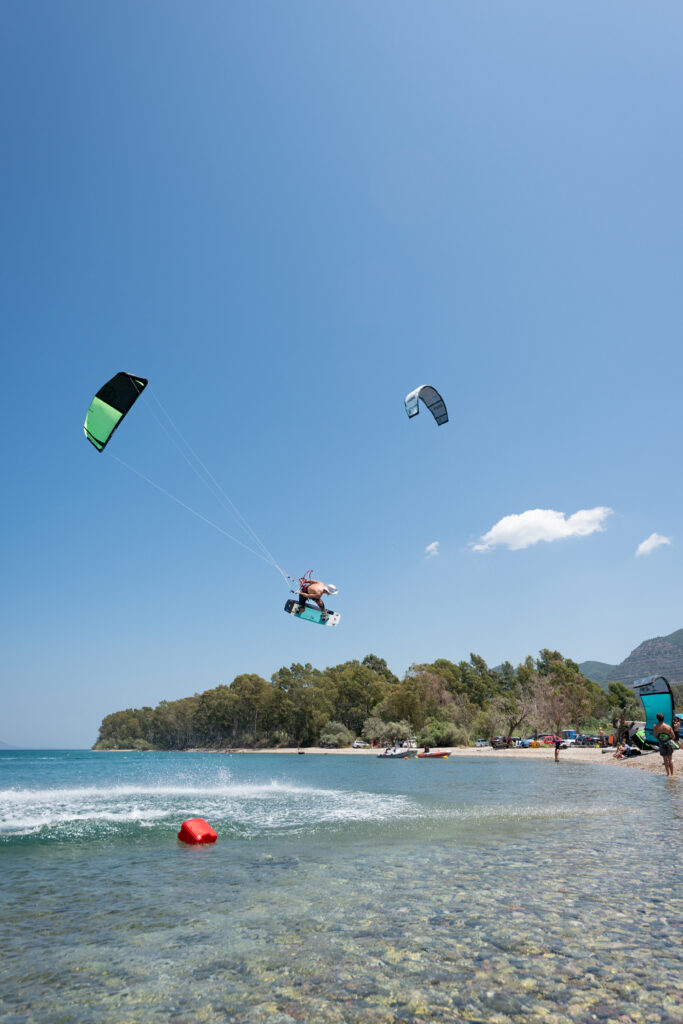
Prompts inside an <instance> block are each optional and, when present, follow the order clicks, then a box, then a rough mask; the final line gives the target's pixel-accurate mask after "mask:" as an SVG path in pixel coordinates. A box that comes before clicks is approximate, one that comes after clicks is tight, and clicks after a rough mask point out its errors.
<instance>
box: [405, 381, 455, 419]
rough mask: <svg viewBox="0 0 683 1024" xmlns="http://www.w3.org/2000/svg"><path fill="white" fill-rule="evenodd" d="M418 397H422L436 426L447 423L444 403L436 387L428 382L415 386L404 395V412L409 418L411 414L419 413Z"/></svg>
mask: <svg viewBox="0 0 683 1024" xmlns="http://www.w3.org/2000/svg"><path fill="white" fill-rule="evenodd" d="M420 399H422V401H423V402H424V404H425V405H426V406H427V408H428V409H429V411H430V412H431V414H432V416H433V417H434V419H435V420H436V422H437V424H438V426H442V425H443V424H444V423H448V413H447V412H446V403H445V402H444V400H443V398H442V397H441V395H440V394H439V392H438V391H437V390H436V388H432V387H430V386H429V384H423V385H422V387H419V388H415V390H414V391H411V392H410V394H409V395H406V412H407V413H408V417H409V418H411V419H412V417H413V416H417V414H418V413H419V411H420V406H419V400H420Z"/></svg>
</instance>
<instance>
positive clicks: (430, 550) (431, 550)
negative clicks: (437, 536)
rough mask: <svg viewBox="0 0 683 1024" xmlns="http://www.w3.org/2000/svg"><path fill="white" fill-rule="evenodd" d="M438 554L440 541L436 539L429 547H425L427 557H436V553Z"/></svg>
mask: <svg viewBox="0 0 683 1024" xmlns="http://www.w3.org/2000/svg"><path fill="white" fill-rule="evenodd" d="M438 554H439V542H438V540H434V541H432V543H431V544H428V545H427V547H426V548H425V555H426V556H427V558H434V557H435V555H438Z"/></svg>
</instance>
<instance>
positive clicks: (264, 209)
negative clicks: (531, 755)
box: [0, 0, 683, 746]
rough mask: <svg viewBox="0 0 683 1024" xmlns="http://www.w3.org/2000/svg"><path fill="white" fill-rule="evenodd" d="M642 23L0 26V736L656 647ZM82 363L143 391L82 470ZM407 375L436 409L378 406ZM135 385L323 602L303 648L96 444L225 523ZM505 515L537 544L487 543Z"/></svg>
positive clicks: (329, 9) (663, 137) (664, 233)
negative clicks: (260, 682)
mask: <svg viewBox="0 0 683 1024" xmlns="http://www.w3.org/2000/svg"><path fill="white" fill-rule="evenodd" d="M682 29H683V12H681V8H680V5H679V4H676V3H666V2H663V3H660V4H657V5H656V6H655V7H652V6H649V7H647V8H646V7H645V6H644V5H642V4H640V3H635V2H632V3H631V2H620V3H618V4H617V3H600V4H596V3H593V2H587V0H585V2H584V0H579V2H576V0H574V2H572V3H557V4H552V5H548V4H547V3H545V2H538V3H534V2H520V3H516V4H494V3H486V2H483V0H477V2H476V3H475V2H471V3H454V2H445V3H437V2H428V3H400V2H399V3H396V2H391V3H389V2H376V3H366V2H362V3H361V2H358V3H354V2H348V0H344V2H343V3H341V2H340V3H336V2H326V3H319V2H318V0H311V2H306V3H304V2H298V0H293V2H290V3H286V4H285V3H281V4H277V3H269V4H264V3H253V4H249V5H238V4H225V3H209V2H206V3H199V4H194V5H191V6H188V5H186V4H180V3H176V2H170V3H169V2H166V0H165V2H164V3H154V2H150V3H146V4H144V5H141V4H138V3H130V2H125V0H119V2H117V3H116V4H113V3H109V4H106V3H103V4H96V5H93V4H91V3H87V2H64V3H61V4H58V5H46V4H39V3H32V2H25V3H22V4H12V5H6V6H5V8H4V10H3V32H2V33H1V34H0V51H1V52H0V112H1V124H2V137H3V160H2V164H1V166H0V176H1V179H2V189H1V191H0V203H1V204H2V225H3V229H2V234H3V244H2V247H1V248H0V260H2V266H1V273H0V329H1V335H2V339H3V354H4V360H5V366H6V367H7V368H8V370H9V373H8V374H7V377H6V384H5V387H4V389H3V401H2V404H1V406H0V417H1V419H2V423H1V427H2V438H3V468H4V483H5V486H4V488H3V501H2V503H1V505H0V517H1V518H0V525H1V526H2V541H3V543H2V549H3V550H2V565H3V572H2V577H3V586H2V608H1V609H0V613H1V614H0V623H1V625H0V643H1V647H2V660H1V662H0V671H1V674H2V678H1V680H0V686H1V691H2V706H3V713H2V725H1V726H0V740H4V741H5V742H9V743H15V744H17V745H48V746H72V745H74V746H87V745H90V744H91V743H92V742H93V741H94V740H95V738H96V735H97V728H98V725H99V722H100V720H101V718H102V717H103V716H104V715H105V714H107V713H109V712H111V711H114V710H118V709H120V708H123V707H128V706H141V705H154V704H156V703H157V702H158V701H159V700H162V699H173V698H176V697H180V696H185V695H188V694H191V693H194V692H199V691H202V690H204V689H206V688H208V687H212V686H216V685H218V684H219V683H223V682H229V681H230V680H231V679H232V678H233V677H234V676H235V675H236V674H237V673H239V672H244V671H256V672H259V673H261V674H262V675H264V676H266V677H269V676H270V674H271V673H272V672H273V671H275V670H276V669H277V668H278V667H280V666H281V665H286V664H290V663H291V662H293V661H310V662H312V663H313V664H314V665H317V666H319V667H324V666H325V665H328V664H336V663H338V662H340V661H343V660H345V659H347V658H353V657H359V658H362V657H363V656H364V655H365V654H366V653H368V652H370V651H372V652H374V653H376V654H379V655H381V656H383V657H386V658H387V660H388V662H389V664H390V666H391V667H392V668H393V669H394V671H395V672H397V673H399V674H401V673H402V672H403V671H405V669H406V668H407V667H408V666H409V664H410V663H411V662H413V661H418V662H419V661H425V660H431V659H433V658H436V657H446V658H450V659H453V660H459V659H461V658H467V657H468V656H469V654H470V652H471V651H474V652H476V653H479V654H481V655H482V656H483V657H485V658H486V659H487V661H488V662H489V663H490V664H497V663H499V662H500V661H501V660H503V659H504V658H509V659H510V660H512V661H513V662H516V661H519V660H521V659H522V658H524V657H525V656H526V655H527V654H529V653H531V654H535V653H536V652H537V651H538V650H539V648H541V647H545V646H548V647H553V648H558V649H560V650H561V651H562V652H563V653H565V654H567V655H570V656H572V657H574V658H576V659H577V660H583V659H585V658H596V659H600V660H604V661H612V662H618V661H620V660H621V659H622V658H623V657H625V656H626V655H627V654H628V652H629V650H630V649H631V648H632V647H633V646H635V645H636V644H637V643H638V642H640V641H641V640H643V639H646V638H647V637H650V636H654V635H663V634H666V633H668V632H670V631H672V630H674V629H677V628H680V627H681V626H683V618H682V616H681V609H680V579H681V568H682V566H681V549H682V540H683V538H682V537H681V533H680V529H679V522H680V510H681V506H682V504H683V493H682V487H681V472H680V468H679V462H680V457H679V453H680V436H681V425H680V419H681V415H680V391H681V388H680V380H681V369H682V365H681V364H682V361H683V360H682V356H681V343H680V339H681V322H682V316H681V314H682V312H683V310H682V298H681V295H682V293H681V286H680V283H681V271H682V267H681V243H680V239H681V237H682V227H683V225H682V223H681V220H682V218H681V199H680V183H681V180H682V177H683V175H682V170H683V168H682V163H683V161H682V159H681V158H682V155H683V153H682V149H683V136H682V135H681V132H680V116H681V115H680V97H681V95H682V94H683V66H682V65H681V62H680V52H681V42H682V39H681V36H682ZM119 370H126V371H129V372H132V373H136V374H139V375H142V376H145V377H148V378H149V379H150V382H151V388H152V389H153V394H151V395H150V394H149V393H146V394H145V395H144V396H143V398H142V399H141V400H140V402H139V403H138V404H137V406H136V407H135V408H134V409H133V411H132V412H131V414H130V416H129V418H128V420H127V421H126V422H125V423H124V424H123V425H122V427H121V429H120V430H119V431H118V432H117V434H116V436H115V438H114V440H113V441H112V443H111V445H110V448H109V449H108V450H107V452H105V453H104V454H103V455H98V454H97V453H96V452H95V450H94V449H93V448H92V447H91V446H90V445H88V443H87V442H86V441H85V439H84V437H83V433H82V422H83V419H84V416H85V412H86V409H87V407H88V404H89V402H90V399H91V398H92V396H93V394H94V393H95V391H96V390H97V389H98V388H99V387H100V386H101V384H102V383H104V381H105V380H107V379H108V378H109V377H110V376H112V375H113V374H114V373H116V372H117V371H119ZM423 383H429V384H432V385H434V386H436V387H437V388H439V389H440V390H441V392H442V394H443V396H444V398H445V400H446V403H447V405H448V409H449V413H450V422H449V423H448V424H447V425H446V426H444V427H441V428H437V427H436V425H435V423H434V422H433V420H431V418H430V417H429V416H428V414H425V412H424V410H423V412H422V413H421V414H420V416H419V417H417V418H416V419H414V420H411V421H409V420H408V419H407V417H406V415H405V412H404V409H403V398H404V396H405V394H406V393H407V392H408V391H410V390H411V389H413V388H414V387H416V386H417V385H419V384H423ZM157 400H158V402H161V403H162V405H163V408H164V409H165V410H167V412H168V413H169V415H170V416H171V417H172V419H173V421H174V423H175V424H176V425H177V426H178V428H179V429H180V430H181V431H182V434H183V436H184V437H185V438H186V439H187V440H188V441H189V443H190V444H191V445H192V447H193V448H194V450H195V451H196V452H197V453H198V454H199V455H200V456H201V458H202V460H203V462H204V463H205V464H206V465H207V466H208V467H209V469H210V470H211V472H212V474H213V475H214V476H215V477H216V478H217V479H218V480H219V481H220V483H221V485H222V487H223V488H224V489H225V491H226V492H227V493H228V494H229V495H230V497H231V499H232V500H233V501H234V502H235V503H236V505H237V506H238V507H239V508H240V510H241V511H242V512H243V513H244V515H245V516H246V517H247V519H248V520H249V522H250V523H251V525H252V527H253V528H254V529H255V530H256V531H257V533H258V534H259V535H260V536H261V537H262V539H263V541H264V542H265V543H266V544H267V546H268V547H269V549H270V550H271V551H272V552H273V553H274V555H275V557H276V559H277V560H278V561H279V563H280V564H281V565H282V566H283V567H284V568H285V569H286V570H287V571H289V572H292V573H297V574H298V573H300V572H303V571H304V570H306V569H309V568H312V569H313V570H314V575H315V576H317V577H318V578H322V579H325V580H329V581H331V582H334V583H335V584H336V585H337V586H338V587H339V590H340V594H339V597H338V598H337V599H335V602H334V606H335V607H336V609H337V610H339V611H340V612H341V613H342V621H341V624H340V626H339V627H338V628H337V629H335V630H332V629H318V628H316V627H313V626H307V625H305V624H303V623H299V622H296V621H293V620H292V619H291V618H289V617H287V616H285V615H284V614H283V611H282V605H283V603H284V600H285V599H286V597H287V589H286V587H285V586H284V584H283V581H282V579H281V578H280V576H279V575H278V573H277V572H276V571H274V570H273V569H272V567H270V566H269V565H267V564H265V563H264V562H262V561H260V560H258V559H256V558H254V557H253V556H252V555H250V554H249V553H248V552H246V551H244V550H243V549H242V548H240V547H238V546H237V545H235V544H233V543H231V542H230V541H229V540H227V539H226V538H225V537H223V536H222V535H221V534H220V533H218V532H217V531H215V530H213V529H211V528H210V527H208V526H207V525H206V524H205V523H203V522H202V521H200V520H199V519H198V518H196V517H194V516H192V515H190V514H189V513H188V512H186V511H185V510H184V509H182V508H180V507H179V506H178V505H176V504H174V503H173V502H171V501H170V500H168V499H167V498H166V497H164V496H163V495H161V494H160V493H159V492H158V491H156V490H154V489H153V488H152V487H150V486H148V485H147V484H146V483H145V482H143V481H142V480H141V479H140V478H139V477H136V476H135V475H134V474H132V473H130V472H129V471H127V470H126V469H125V468H124V467H123V466H122V465H121V464H120V462H117V460H116V459H115V458H113V457H110V454H111V456H114V455H116V456H118V457H119V458H120V459H123V460H124V461H125V462H127V463H128V464H130V465H132V466H134V467H135V468H137V469H138V470H139V471H140V472H142V473H144V474H145V475H147V476H149V477H151V478H152V479H154V480H155V482H157V483H158V484H159V485H160V486H162V487H164V488H166V489H167V490H168V491H170V492H171V493H173V494H175V495H176V496H178V497H179V498H180V499H181V500H182V501H184V502H185V503H187V504H189V505H190V506H192V507H193V508H195V509H196V510H198V511H200V512H201V514H202V515H205V516H206V517H208V518H209V519H211V520H212V521H214V522H216V523H217V524H220V525H221V526H222V527H223V528H225V529H227V530H228V531H229V532H234V531H235V525H234V523H232V522H231V521H230V520H229V519H226V517H225V516H224V514H223V512H222V510H221V509H220V507H219V506H218V505H217V504H216V503H214V502H213V500H212V498H211V496H210V495H209V493H208V491H205V490H204V489H203V488H202V487H201V484H200V483H199V481H198V480H196V479H195V478H194V477H193V476H192V474H191V473H190V472H189V470H188V468H187V466H186V464H185V463H184V462H183V460H182V459H181V458H180V457H179V455H178V453H177V451H176V450H175V449H174V448H173V446H172V445H171V444H170V443H169V440H168V437H167V436H166V435H165V434H163V432H162V431H161V430H159V427H158V423H157V421H156V419H155V418H154V414H156V415H159V408H158V406H157V404H156V402H157ZM536 509H540V510H546V511H548V510H549V511H554V512H556V513H560V514H561V515H560V517H559V518H558V517H550V518H548V516H547V515H543V516H541V517H540V519H539V522H537V523H536V526H533V524H532V531H531V536H532V539H533V535H534V532H533V531H534V529H536V528H538V529H540V530H541V532H543V531H544V530H545V531H546V532H545V535H546V536H553V537H556V539H553V540H551V541H544V540H540V541H538V542H537V543H529V544H528V546H526V547H517V549H515V550H511V549H510V546H508V544H504V543H493V544H491V539H492V538H493V540H494V541H497V540H500V539H501V537H507V541H508V543H509V542H510V538H512V540H513V544H512V546H513V547H514V546H515V544H514V539H515V538H517V540H519V536H520V535H519V531H518V528H519V527H520V526H522V527H524V526H529V523H528V522H527V521H526V520H512V521H510V520H506V523H507V528H508V532H507V534H506V532H505V531H506V525H505V524H503V525H502V526H499V527H496V524H499V523H500V521H501V520H502V519H504V518H505V517H508V516H521V515H522V514H523V513H525V512H527V511H531V510H536ZM595 509H604V510H606V509H611V510H612V512H611V513H608V512H604V513H594V512H593V513H591V511H590V510H595ZM582 510H585V511H587V512H588V513H589V515H588V519H589V520H590V517H591V515H592V516H593V519H592V520H591V521H592V522H593V525H594V526H595V525H596V524H597V526H599V527H600V528H599V529H598V528H595V529H593V530H592V531H588V532H586V533H585V534H584V535H583V536H569V535H567V536H564V537H562V536H559V534H562V532H563V531H564V533H567V534H570V533H571V532H572V527H571V524H572V523H573V522H575V520H570V519H569V517H570V516H573V515H574V514H575V513H577V512H579V511H582ZM537 518H538V517H537ZM584 518H585V517H584ZM567 522H569V524H570V526H569V527H567V525H566V524H567ZM558 524H559V526H558ZM563 524H564V525H563ZM494 528H495V529H494ZM548 529H550V534H548V532H547V531H548ZM491 531H493V533H491ZM553 531H554V532H553ZM653 533H657V534H659V535H660V536H661V537H663V538H667V539H668V540H669V541H670V543H665V544H661V545H660V546H658V547H655V548H654V549H653V550H651V551H650V552H649V553H648V554H644V555H641V556H639V557H636V555H635V552H636V549H637V548H638V545H639V544H641V542H643V541H644V540H645V539H646V538H648V537H650V536H651V535H652V534H653ZM487 534H488V535H489V538H488V541H482V540H481V538H483V537H485V535H487ZM525 536H526V539H527V540H529V536H530V535H528V534H525ZM436 542H438V547H437V549H436V551H437V553H435V554H432V555H431V556H430V555H429V553H428V552H427V548H428V546H429V545H434V544H435V543H436ZM477 546H478V547H487V548H488V550H485V551H483V550H475V547H477ZM434 550H435V549H434V548H432V549H431V551H432V552H434Z"/></svg>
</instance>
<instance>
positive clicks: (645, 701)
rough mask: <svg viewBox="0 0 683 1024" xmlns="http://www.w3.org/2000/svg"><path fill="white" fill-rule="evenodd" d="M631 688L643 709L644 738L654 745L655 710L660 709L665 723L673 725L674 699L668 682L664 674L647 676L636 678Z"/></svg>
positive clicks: (655, 741) (655, 742)
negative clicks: (636, 692)
mask: <svg viewBox="0 0 683 1024" xmlns="http://www.w3.org/2000/svg"><path fill="white" fill-rule="evenodd" d="M633 689H634V690H637V691H638V696H639V697H640V700H641V703H642V705H643V707H644V709H645V739H646V740H647V742H648V743H651V744H652V745H653V746H656V745H657V740H656V739H655V735H654V733H653V732H652V729H653V728H654V724H655V722H656V721H657V712H658V711H661V713H662V714H663V715H664V721H665V722H666V724H667V725H673V719H674V699H673V694H672V693H671V687H670V686H669V682H668V680H667V679H665V678H664V676H648V677H647V678H645V679H636V681H635V683H633Z"/></svg>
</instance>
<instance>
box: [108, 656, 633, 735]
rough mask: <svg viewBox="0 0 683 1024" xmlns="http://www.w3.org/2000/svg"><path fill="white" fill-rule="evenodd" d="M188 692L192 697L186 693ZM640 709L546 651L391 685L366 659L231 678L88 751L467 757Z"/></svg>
mask: <svg viewBox="0 0 683 1024" xmlns="http://www.w3.org/2000/svg"><path fill="white" fill-rule="evenodd" d="M188 688H189V687H188ZM625 708H628V711H629V713H630V715H631V717H634V715H635V714H636V712H637V698H636V697H635V694H633V693H629V692H628V691H626V690H625V688H624V687H620V688H616V690H615V689H614V688H613V689H612V692H610V693H607V694H606V693H605V692H604V691H603V690H601V688H600V686H599V685H598V684H597V683H595V682H592V681H590V680H588V679H586V678H585V677H584V676H583V675H582V674H581V673H580V672H579V668H578V665H576V664H575V662H573V661H570V660H569V659H565V658H563V657H562V655H561V654H559V652H557V651H549V650H543V651H541V652H540V656H539V657H538V658H537V659H535V660H534V659H533V658H531V657H528V658H526V659H525V661H524V662H523V663H522V664H520V665H518V666H517V667H516V668H514V667H513V666H512V665H511V664H510V663H509V662H505V663H504V664H502V665H501V666H500V667H499V669H497V670H496V669H490V668H489V667H488V666H487V664H486V662H485V661H484V659H483V658H481V657H479V656H478V655H476V654H472V655H470V660H469V661H461V662H459V663H458V664H455V663H453V662H450V661H447V660H446V659H444V658H440V659H438V660H437V661H435V662H433V663H431V664H429V665H412V666H411V667H410V668H409V669H408V671H407V672H406V673H405V675H404V677H403V679H397V678H396V676H395V675H393V673H392V672H391V671H390V670H389V669H388V667H387V663H386V661H384V659H383V658H379V657H377V656H376V655H374V654H369V655H367V656H366V657H365V658H363V660H362V661H347V662H345V663H344V664H342V665H335V666H332V667H329V668H325V669H322V670H321V669H317V668H314V667H313V666H312V665H292V666H291V667H289V668H281V669H279V670H278V671H277V672H275V673H274V675H273V676H272V677H271V679H270V680H266V679H262V678H261V677H260V676H258V675H254V674H243V675H239V676H237V677H236V678H235V679H233V681H232V682H231V683H230V684H228V685H220V686H217V687H215V688H214V689H212V690H205V691H204V692H203V693H195V695H194V696H193V697H185V698H181V699H180V700H174V701H162V702H161V703H160V704H158V705H157V707H155V708H151V707H142V708H127V709H126V710H124V711H115V712H113V713H112V714H110V715H107V717H106V718H105V719H104V720H103V722H102V725H101V726H100V735H99V738H98V740H97V742H96V744H95V747H96V749H99V750H111V749H119V750H120V749H122V748H136V749H161V750H187V749H191V748H194V747H211V748H234V747H252V748H253V747H266V748H267V747H277V746H282V747H291V746H297V745H300V746H317V745H318V744H323V745H326V746H335V747H336V746H348V745H349V744H350V743H351V742H352V741H353V739H354V738H355V737H356V736H358V735H362V736H363V738H364V739H365V740H367V741H368V742H387V741H392V740H393V741H395V740H401V739H405V738H408V737H410V736H415V737H416V738H417V740H418V742H419V743H420V744H428V745H429V746H440V745H443V746H460V745H462V746H466V745H468V744H469V743H473V742H474V740H475V739H476V738H478V737H485V738H487V739H488V738H490V737H492V736H520V735H522V734H525V735H527V734H529V733H530V732H533V731H538V732H553V733H556V732H558V731H559V730H560V729H561V728H564V727H567V726H569V725H574V726H575V727H576V728H580V727H581V726H583V725H587V724H588V723H589V722H592V723H594V724H603V719H604V724H607V725H608V724H610V723H611V721H612V718H618V717H619V715H620V714H621V713H622V711H624V709H625Z"/></svg>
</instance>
